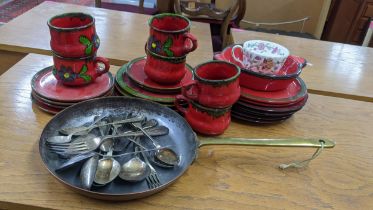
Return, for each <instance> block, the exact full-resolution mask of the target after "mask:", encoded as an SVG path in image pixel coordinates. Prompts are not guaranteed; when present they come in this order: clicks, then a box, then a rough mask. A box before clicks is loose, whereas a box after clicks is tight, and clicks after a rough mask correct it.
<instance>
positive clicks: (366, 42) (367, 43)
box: [361, 17, 373, 47]
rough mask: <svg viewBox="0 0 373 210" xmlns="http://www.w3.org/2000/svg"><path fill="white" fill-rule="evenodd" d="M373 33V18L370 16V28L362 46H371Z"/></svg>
mask: <svg viewBox="0 0 373 210" xmlns="http://www.w3.org/2000/svg"><path fill="white" fill-rule="evenodd" d="M372 34H373V18H372V17H371V18H369V23H368V28H367V30H366V34H365V37H364V40H363V44H362V45H361V46H364V47H368V46H371V45H370V43H371V40H372Z"/></svg>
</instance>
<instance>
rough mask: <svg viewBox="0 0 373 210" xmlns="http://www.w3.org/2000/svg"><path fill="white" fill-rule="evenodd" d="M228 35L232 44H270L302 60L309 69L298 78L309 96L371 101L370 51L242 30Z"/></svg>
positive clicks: (372, 71)
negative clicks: (284, 48) (250, 41)
mask: <svg viewBox="0 0 373 210" xmlns="http://www.w3.org/2000/svg"><path fill="white" fill-rule="evenodd" d="M232 36H233V40H234V43H243V42H245V41H246V40H251V39H262V40H268V41H273V42H276V43H279V44H281V45H283V46H286V47H287V48H288V49H289V51H290V53H291V54H294V55H298V56H301V57H304V58H306V59H307V61H308V62H309V63H312V66H307V67H306V68H305V69H304V71H303V72H302V74H301V76H302V78H303V79H304V80H305V82H306V84H307V87H308V91H309V92H310V93H317V94H321V95H328V96H336V97H342V98H349V99H356V100H362V101H369V102H373V89H372V81H373V48H367V47H360V46H355V45H348V44H340V43H333V42H326V41H320V40H312V39H304V38H298V37H290V36H282V35H275V34H268V33H261V32H253V31H245V30H232Z"/></svg>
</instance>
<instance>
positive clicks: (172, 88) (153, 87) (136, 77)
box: [127, 57, 193, 93]
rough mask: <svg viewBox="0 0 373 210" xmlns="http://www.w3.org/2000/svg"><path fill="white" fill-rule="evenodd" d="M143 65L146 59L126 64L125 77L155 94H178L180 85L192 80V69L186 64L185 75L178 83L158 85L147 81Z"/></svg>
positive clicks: (141, 58) (138, 59) (142, 58)
mask: <svg viewBox="0 0 373 210" xmlns="http://www.w3.org/2000/svg"><path fill="white" fill-rule="evenodd" d="M145 63H146V57H140V58H136V59H134V60H132V61H131V62H129V63H128V67H127V75H128V78H130V79H131V81H133V82H135V83H136V84H137V85H138V86H140V87H142V88H143V89H146V90H148V91H151V92H156V93H180V91H181V86H182V84H183V83H185V82H189V81H191V80H192V79H193V73H192V67H191V66H189V65H188V64H186V66H185V68H186V69H187V71H186V74H185V76H184V78H183V79H182V80H181V81H180V82H179V83H177V84H172V85H160V84H158V83H156V82H154V81H152V80H151V79H149V77H148V76H147V75H146V74H145V71H144V66H145Z"/></svg>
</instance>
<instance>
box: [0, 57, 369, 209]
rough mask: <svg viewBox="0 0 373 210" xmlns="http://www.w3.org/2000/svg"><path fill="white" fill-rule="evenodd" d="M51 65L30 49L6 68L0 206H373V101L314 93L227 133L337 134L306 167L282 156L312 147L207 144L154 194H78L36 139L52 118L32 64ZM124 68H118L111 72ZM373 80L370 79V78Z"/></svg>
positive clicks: (1, 83) (0, 90)
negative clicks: (108, 198) (35, 97)
mask: <svg viewBox="0 0 373 210" xmlns="http://www.w3.org/2000/svg"><path fill="white" fill-rule="evenodd" d="M51 64H52V59H51V57H49V56H43V55H35V54H30V55H28V56H27V57H25V58H24V59H23V60H21V61H20V62H19V63H17V64H16V65H15V66H13V67H12V68H11V69H9V70H8V71H7V72H6V73H4V74H3V75H2V76H1V77H0V106H1V109H0V148H1V152H0V186H1V187H0V208H5V209H7V208H10V209H13V208H20V209H21V208H22V209H33V208H35V209H40V208H42V207H44V208H54V209H154V208H155V209H185V208H188V209H371V208H372V206H373V199H372V192H373V167H372V165H373V153H372V151H373V144H372V136H373V130H372V124H373V106H372V103H368V102H362V101H356V100H349V99H343V98H336V97H328V96H320V95H315V94H310V97H309V100H308V102H307V105H306V106H305V107H304V108H303V109H302V110H301V111H299V112H298V113H296V114H295V115H294V116H293V117H292V118H290V119H289V120H287V121H285V122H283V123H281V124H278V125H270V126H252V125H246V124H240V123H238V122H232V124H231V126H230V127H229V129H228V130H227V131H226V132H225V134H224V135H223V136H226V137H247V138H278V137H324V138H328V139H332V140H335V141H336V142H337V145H336V147H335V148H333V149H325V150H324V151H323V152H322V154H321V155H320V157H318V158H317V159H315V160H313V161H312V162H311V163H310V165H309V167H308V168H306V169H291V170H285V171H283V170H280V169H278V165H279V164H280V163H289V162H291V161H294V160H302V159H306V158H308V157H310V156H311V155H312V153H313V152H314V149H310V148H307V149H301V148H270V147H266V148H264V147H229V146H210V147H205V148H201V149H200V152H199V157H198V160H197V161H196V162H195V163H194V164H193V165H192V166H190V168H189V169H188V170H187V172H186V173H185V174H184V175H183V176H182V177H181V178H180V179H179V180H177V181H176V182H175V183H174V184H173V185H171V186H170V187H169V188H167V189H165V190H164V191H162V192H160V193H158V194H155V195H153V196H151V197H148V198H144V199H140V200H135V201H129V202H114V203H113V202H104V201H100V200H94V199H91V198H87V197H84V196H81V195H79V194H76V193H75V192H73V191H71V190H69V189H68V188H66V187H65V186H63V185H62V184H61V183H59V182H58V181H57V180H56V179H55V178H54V177H53V176H52V175H50V174H49V173H48V171H47V170H46V168H44V165H43V163H42V161H41V159H40V156H39V152H38V141H39V137H40V134H41V132H42V130H43V128H44V126H45V125H46V123H47V122H48V121H49V120H50V119H51V118H52V116H51V115H49V114H46V113H44V112H42V111H41V110H39V109H38V108H37V107H36V106H34V105H33V104H32V102H31V100H30V91H31V90H30V80H31V78H32V76H33V74H34V73H36V72H37V71H39V70H40V69H42V68H44V67H46V66H49V65H51ZM117 69H118V68H115V67H112V69H111V71H112V72H113V73H114V72H115V71H116V70H117ZM370 87H371V88H372V85H371V86H370Z"/></svg>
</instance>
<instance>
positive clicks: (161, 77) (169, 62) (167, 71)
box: [144, 50, 187, 85]
mask: <svg viewBox="0 0 373 210" xmlns="http://www.w3.org/2000/svg"><path fill="white" fill-rule="evenodd" d="M146 54H147V57H146V62H145V66H144V71H145V74H146V75H147V76H148V77H149V79H151V80H152V81H154V82H156V83H158V84H161V85H169V84H176V83H178V82H180V81H181V80H182V79H183V78H184V76H185V73H186V71H187V70H186V67H185V63H186V56H183V57H172V58H170V57H165V56H161V55H157V54H155V53H153V52H151V51H149V50H146Z"/></svg>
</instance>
